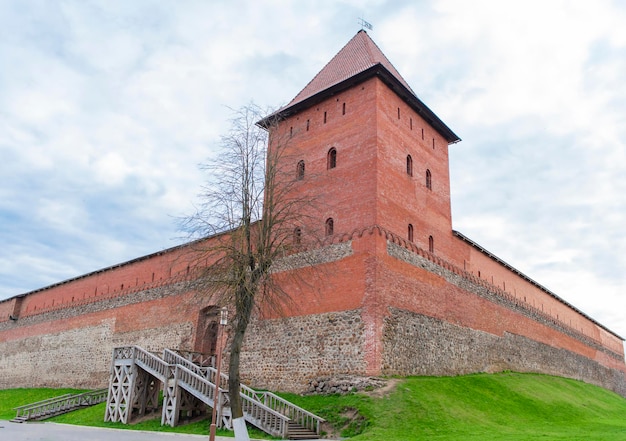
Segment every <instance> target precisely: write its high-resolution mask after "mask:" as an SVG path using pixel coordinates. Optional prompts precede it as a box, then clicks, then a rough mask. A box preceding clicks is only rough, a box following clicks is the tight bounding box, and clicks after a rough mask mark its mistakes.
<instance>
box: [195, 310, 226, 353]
mask: <svg viewBox="0 0 626 441" xmlns="http://www.w3.org/2000/svg"><path fill="white" fill-rule="evenodd" d="M219 320H220V309H219V308H218V307H217V306H207V307H206V308H203V309H201V310H200V314H199V317H198V327H197V329H196V339H195V344H194V351H196V352H200V353H201V354H203V355H204V356H205V358H208V357H211V356H213V355H215V353H216V351H217V328H218V326H219Z"/></svg>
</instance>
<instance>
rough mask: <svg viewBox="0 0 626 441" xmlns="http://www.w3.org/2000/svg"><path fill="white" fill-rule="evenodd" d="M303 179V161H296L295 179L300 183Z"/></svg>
mask: <svg viewBox="0 0 626 441" xmlns="http://www.w3.org/2000/svg"><path fill="white" fill-rule="evenodd" d="M303 178H304V160H300V161H298V167H297V168H296V179H297V180H298V181H301V180H302V179H303Z"/></svg>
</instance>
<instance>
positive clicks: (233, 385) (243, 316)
mask: <svg viewBox="0 0 626 441" xmlns="http://www.w3.org/2000/svg"><path fill="white" fill-rule="evenodd" d="M252 301H253V297H252V296H245V297H244V300H243V301H242V303H244V305H242V306H243V307H242V308H241V309H240V310H239V311H237V319H236V322H235V329H234V332H233V340H232V342H231V345H230V362H229V365H228V397H229V399H230V411H231V413H232V417H233V419H235V418H241V417H243V411H242V408H241V396H240V395H239V389H240V383H241V377H240V375H239V363H240V356H241V346H242V345H243V338H244V336H245V333H246V329H247V328H248V323H250V317H251V315H252Z"/></svg>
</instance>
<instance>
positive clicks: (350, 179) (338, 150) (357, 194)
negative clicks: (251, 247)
mask: <svg viewBox="0 0 626 441" xmlns="http://www.w3.org/2000/svg"><path fill="white" fill-rule="evenodd" d="M274 116H279V117H280V121H281V122H280V123H279V126H278V129H277V130H278V131H279V132H280V136H281V138H282V137H286V138H289V139H290V143H289V144H290V146H289V150H290V155H288V156H289V157H290V158H292V159H291V160H293V161H294V163H293V170H294V171H293V173H294V179H297V180H300V181H301V182H300V183H298V185H297V191H300V192H304V193H305V194H306V193H308V192H310V193H311V194H314V195H315V197H316V198H317V200H318V201H319V202H320V203H319V207H320V209H319V212H318V213H316V218H319V221H318V223H317V225H316V226H314V228H317V229H318V231H324V230H325V231H324V234H341V233H350V232H352V231H355V230H359V229H363V228H367V227H371V226H374V225H378V226H380V227H383V228H385V229H386V230H389V231H391V232H393V233H395V234H397V235H398V236H400V237H404V238H406V239H408V240H411V241H413V242H415V243H416V244H417V245H418V246H419V247H421V248H423V249H430V250H432V251H435V252H438V253H442V255H443V256H445V257H450V258H451V257H452V256H451V254H452V253H451V248H452V223H451V210H450V180H449V172H448V145H449V144H451V143H455V142H458V141H459V140H460V139H459V138H458V137H457V136H456V135H455V134H454V133H453V132H452V130H450V129H449V128H448V127H447V126H446V125H445V124H444V123H443V122H442V121H441V120H440V119H439V118H438V117H437V116H436V115H435V114H434V113H433V112H432V111H431V110H430V109H429V108H428V107H427V106H426V105H425V104H424V103H423V102H422V101H421V100H420V99H419V98H418V97H417V96H416V94H415V93H414V92H413V90H412V89H411V88H410V86H409V85H408V84H407V82H406V81H405V80H404V79H403V78H402V76H401V75H400V74H399V72H398V71H397V70H396V69H395V67H394V66H393V65H392V64H391V62H390V61H389V60H388V59H387V57H386V56H385V55H384V54H383V53H382V51H381V50H380V49H379V48H378V46H377V45H376V44H375V43H374V42H373V41H372V39H371V38H370V37H369V35H368V34H367V33H366V32H365V31H363V30H361V31H359V32H358V33H357V34H356V35H355V36H354V37H353V38H352V39H351V40H350V41H349V42H348V43H347V44H346V45H345V46H344V47H343V48H342V49H341V50H340V51H339V52H338V53H337V55H335V56H334V57H333V59H332V60H331V61H330V62H329V63H328V64H327V65H326V66H325V67H324V68H323V69H322V70H321V71H320V72H319V73H318V74H317V75H316V76H315V77H314V78H313V80H311V82H309V84H307V85H306V87H305V88H304V89H302V91H301V92H300V93H298V95H297V96H296V97H295V98H294V99H293V100H292V101H291V102H290V103H289V104H287V105H286V106H285V107H283V108H282V109H280V110H279V111H278V112H276V114H275V115H274Z"/></svg>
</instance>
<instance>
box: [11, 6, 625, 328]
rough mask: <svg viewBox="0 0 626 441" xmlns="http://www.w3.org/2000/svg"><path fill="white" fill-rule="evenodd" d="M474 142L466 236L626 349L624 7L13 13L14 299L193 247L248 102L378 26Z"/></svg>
mask: <svg viewBox="0 0 626 441" xmlns="http://www.w3.org/2000/svg"><path fill="white" fill-rule="evenodd" d="M360 17H362V18H364V19H365V20H367V21H368V22H370V23H371V24H372V25H373V26H374V29H373V30H371V31H368V33H369V35H370V36H371V37H372V39H373V40H374V41H375V42H376V43H377V44H378V46H379V47H380V48H381V49H382V51H383V52H384V53H385V54H386V55H387V57H388V58H389V60H390V61H391V62H392V63H393V64H394V66H395V67H396V68H397V70H398V71H399V72H400V74H401V75H402V76H403V77H404V78H405V79H406V81H407V82H408V84H409V85H410V86H411V88H412V89H413V90H414V91H415V92H416V94H417V95H418V97H419V98H420V99H421V100H422V101H424V102H425V103H426V105H428V106H429V107H430V108H431V109H432V110H433V111H434V112H435V113H436V114H437V115H438V116H439V117H440V118H441V119H442V120H443V121H444V122H445V123H446V124H447V125H448V126H449V127H450V128H451V129H452V130H453V131H454V132H455V133H456V134H457V135H459V136H460V137H461V138H462V139H463V141H462V142H460V143H458V144H455V145H453V146H451V147H450V174H451V188H452V215H453V227H454V229H456V230H458V231H460V232H461V233H463V234H464V235H466V236H468V237H469V238H470V239H472V240H473V241H475V242H478V243H479V244H480V245H481V246H483V247H484V248H486V249H487V250H489V251H490V252H492V253H493V254H495V255H497V256H498V257H500V258H501V259H503V260H504V261H506V262H507V263H509V264H511V265H512V266H514V267H515V268H517V269H518V270H520V271H522V272H523V273H525V274H526V275H528V276H529V277H531V278H533V279H534V280H536V281H538V282H539V283H541V284H542V285H543V286H545V287H546V288H548V289H550V290H551V291H553V292H555V293H556V294H557V295H559V296H560V297H562V298H563V299H565V300H566V301H568V302H570V303H572V304H573V305H575V306H576V307H578V308H579V309H582V310H583V311H584V312H586V313H587V314H588V315H590V316H591V317H593V318H595V319H596V320H598V321H600V322H601V323H603V324H604V325H606V326H607V327H609V328H610V329H611V330H613V331H614V332H616V333H617V334H619V335H621V336H626V295H624V294H623V292H624V290H625V289H626V272H625V271H624V270H625V268H626V237H625V235H624V232H623V230H624V226H626V173H625V172H626V148H625V146H626V141H624V140H626V26H624V23H626V3H624V2H618V1H608V0H594V1H593V2H590V1H587V0H570V1H560V0H529V1H523V2H521V1H515V2H513V1H510V2H502V1H497V0H473V1H471V2H468V1H466V0H424V1H418V0H358V1H357V0H347V1H336V0H319V1H297V2H295V1H291V0H273V1H262V0H248V1H239V0H226V1H221V0H205V1H192V0H177V1H174V0H160V1H143V0H133V1H127V0H123V1H115V0H103V1H90V0H77V1H61V0H58V1H54V0H40V1H36V0H15V1H13V0H0V247H1V248H0V250H1V251H0V300H1V299H5V298H8V297H11V296H14V295H18V294H22V293H25V292H28V291H31V290H34V289H37V288H41V287H44V286H46V285H50V284H53V283H56V282H59V281H62V280H66V279H69V278H72V277H75V276H79V275H81V274H84V273H87V272H90V271H94V270H97V269H100V268H104V267H107V266H110V265H114V264H117V263H120V262H124V261H127V260H130V259H133V258H136V257H139V256H142V255H145V254H149V253H153V252H157V251H160V250H162V249H166V248H169V247H172V246H175V245H178V244H180V243H182V242H183V241H184V234H183V233H182V232H181V231H180V229H179V223H178V222H177V218H179V217H180V216H184V215H185V214H191V213H192V212H193V204H194V202H197V194H198V192H199V191H200V187H201V185H202V183H203V181H204V179H205V176H203V175H202V172H201V170H200V168H199V167H198V164H200V163H202V162H204V161H206V159H207V158H208V157H210V156H211V152H214V151H215V149H216V147H217V146H218V144H219V136H220V134H223V133H225V131H226V128H227V127H228V119H229V117H231V115H232V113H231V110H230V109H237V108H239V107H241V106H243V105H246V104H249V103H251V102H254V103H256V104H258V105H260V106H261V107H272V108H277V107H279V106H281V105H284V104H286V103H287V102H289V101H290V100H291V99H292V98H293V97H294V96H295V95H296V94H297V93H298V92H299V91H300V90H301V89H302V88H304V86H305V85H306V84H307V83H308V82H309V81H310V80H311V79H312V78H313V77H314V76H315V74H316V73H317V72H319V70H321V69H322V68H323V66H324V65H325V64H326V63H327V62H328V61H329V60H330V59H331V58H332V57H333V56H334V55H335V54H336V53H337V52H338V51H339V50H340V49H341V48H342V47H343V46H344V45H345V44H346V43H347V42H348V40H350V38H352V37H353V36H354V34H355V33H356V32H357V31H358V30H359V29H360V25H359V24H358V19H359V18H360Z"/></svg>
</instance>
